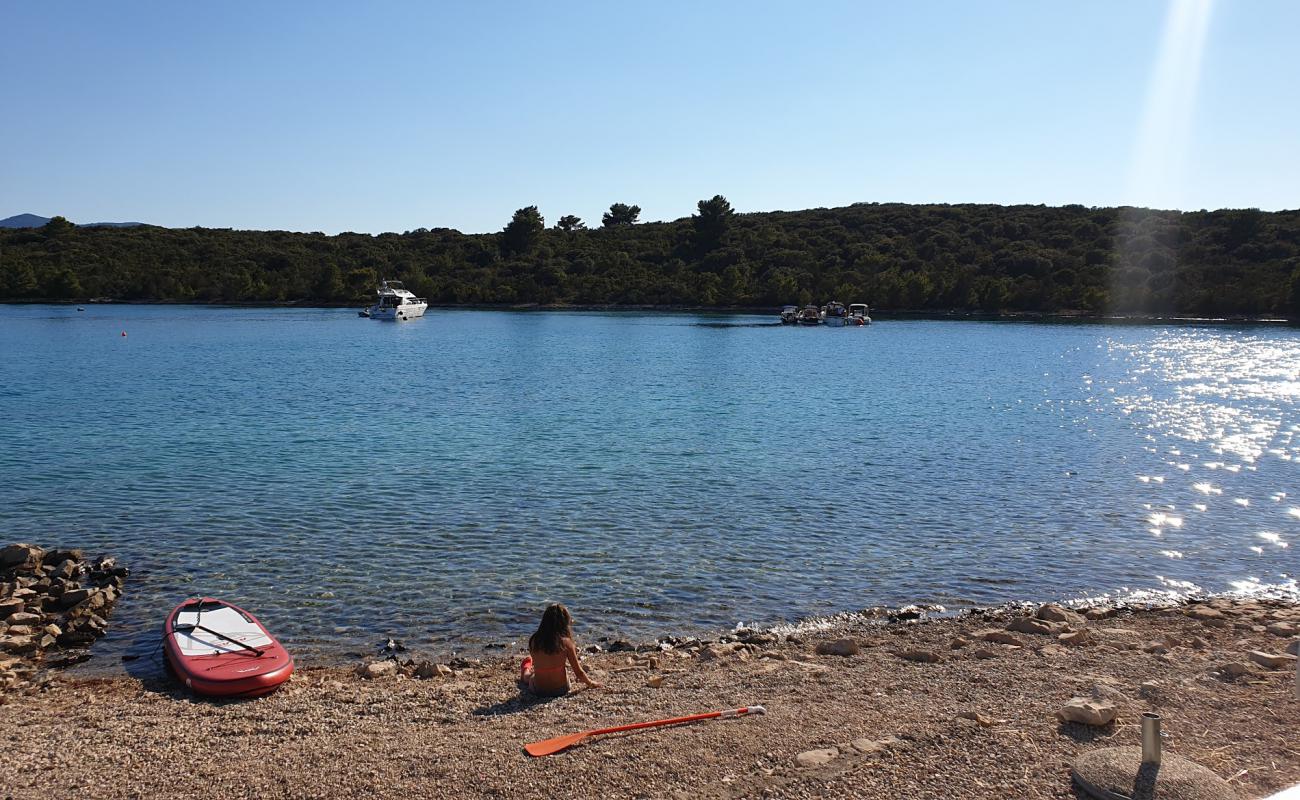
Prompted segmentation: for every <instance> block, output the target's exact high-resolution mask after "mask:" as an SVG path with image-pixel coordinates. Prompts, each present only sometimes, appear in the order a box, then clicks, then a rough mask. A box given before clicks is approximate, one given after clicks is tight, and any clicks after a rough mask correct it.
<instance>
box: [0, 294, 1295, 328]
mask: <svg viewBox="0 0 1300 800" xmlns="http://www.w3.org/2000/svg"><path fill="white" fill-rule="evenodd" d="M0 305H6V306H87V305H89V306H194V307H196V308H295V309H310V308H321V309H325V308H358V307H360V306H364V305H365V302H364V301H361V300H358V301H356V302H351V303H321V302H315V301H307V300H303V301H297V300H284V301H265V302H263V301H250V302H243V303H232V302H211V303H204V302H195V301H189V300H113V299H95V300H13V299H0ZM429 308H430V309H431V310H432V309H439V310H450V311H519V312H531V311H548V312H555V311H560V312H577V313H581V312H593V311H595V312H608V313H619V312H627V313H646V312H652V313H660V314H746V315H754V316H764V317H773V318H774V320H775V318H776V317H777V311H779V310H780V309H779V308H778V307H776V306H771V307H769V306H695V305H544V304H539V303H430V304H429ZM871 313H872V319H873V320H879V321H898V320H959V321H987V322H1089V323H1098V324H1120V325H1124V324H1147V325H1191V324H1201V325H1277V326H1296V325H1300V319H1292V318H1289V317H1276V316H1258V315H1249V314H1241V315H1232V316H1226V317H1197V316H1192V315H1186V314H1178V313H1173V312H1171V313H1151V314H1147V313H1132V314H1098V313H1094V312H1090V311H1071V310H1061V311H1006V312H986V311H970V310H959V309H952V310H946V311H937V310H915V309H896V310H892V311H880V310H878V309H873V310H872V312H871ZM773 324H776V322H775V321H774V322H773Z"/></svg>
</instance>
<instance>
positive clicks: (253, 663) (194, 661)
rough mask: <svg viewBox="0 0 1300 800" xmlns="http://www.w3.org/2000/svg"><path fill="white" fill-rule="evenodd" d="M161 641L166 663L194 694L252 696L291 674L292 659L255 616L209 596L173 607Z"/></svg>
mask: <svg viewBox="0 0 1300 800" xmlns="http://www.w3.org/2000/svg"><path fill="white" fill-rule="evenodd" d="M163 642H164V647H163V650H164V652H165V653H166V655H167V663H168V665H169V666H170V667H171V668H172V671H173V672H174V673H175V674H176V677H177V678H179V679H180V680H181V681H182V682H183V683H184V684H185V685H186V686H188V687H189V688H190V689H191V690H193V691H194V693H195V694H202V695H208V696H211V697H257V696H258V695H263V694H267V693H269V692H273V691H275V689H276V687H277V686H279V685H280V684H282V683H284V682H285V681H287V680H289V676H290V675H292V674H293V656H291V655H289V651H287V650H285V649H284V647H283V646H282V645H281V644H280V643H279V642H278V641H276V640H275V637H274V636H272V635H271V632H270V631H268V630H267V629H266V627H265V626H263V625H262V623H260V622H258V621H257V618H256V617H254V616H253V615H252V614H250V613H248V612H247V611H245V610H244V609H242V608H240V607H239V606H236V605H234V604H233V603H227V602H226V601H225V600H218V599H216V598H215V597H196V598H191V599H189V600H186V601H185V602H183V603H181V604H180V605H178V606H176V608H175V609H173V610H172V613H171V614H169V615H167V621H166V622H165V623H163Z"/></svg>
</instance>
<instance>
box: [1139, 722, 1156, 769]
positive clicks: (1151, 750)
mask: <svg viewBox="0 0 1300 800" xmlns="http://www.w3.org/2000/svg"><path fill="white" fill-rule="evenodd" d="M1142 763H1143V764H1159V763H1160V715H1159V714H1152V713H1150V712H1146V713H1144V714H1143V715H1142Z"/></svg>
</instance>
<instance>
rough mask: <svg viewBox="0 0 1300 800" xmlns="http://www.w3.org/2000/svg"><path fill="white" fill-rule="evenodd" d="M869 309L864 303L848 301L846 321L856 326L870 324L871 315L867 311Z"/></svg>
mask: <svg viewBox="0 0 1300 800" xmlns="http://www.w3.org/2000/svg"><path fill="white" fill-rule="evenodd" d="M869 310H870V309H868V308H867V304H866V303H850V304H849V316H848V320H847V323H848V324H849V325H856V326H862V325H870V324H871V315H870V314H868V313H867V312H868V311H869Z"/></svg>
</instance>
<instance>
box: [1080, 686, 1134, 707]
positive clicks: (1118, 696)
mask: <svg viewBox="0 0 1300 800" xmlns="http://www.w3.org/2000/svg"><path fill="white" fill-rule="evenodd" d="M1089 694H1091V695H1092V697H1093V699H1095V700H1109V701H1111V702H1112V703H1127V702H1128V701H1129V698H1128V695H1126V694H1124V693H1123V692H1121V691H1120V690H1119V689H1116V688H1115V687H1114V686H1111V685H1110V684H1108V683H1094V684H1093V685H1092V690H1091V691H1090V692H1089Z"/></svg>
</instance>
